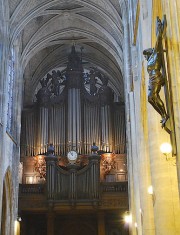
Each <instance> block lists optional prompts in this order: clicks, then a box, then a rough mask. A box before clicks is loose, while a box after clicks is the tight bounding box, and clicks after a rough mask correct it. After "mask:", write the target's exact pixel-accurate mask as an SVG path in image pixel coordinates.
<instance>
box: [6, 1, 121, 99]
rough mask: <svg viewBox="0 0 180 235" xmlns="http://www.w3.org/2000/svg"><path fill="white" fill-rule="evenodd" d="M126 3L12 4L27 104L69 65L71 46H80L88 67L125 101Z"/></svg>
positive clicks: (13, 33) (12, 29)
mask: <svg viewBox="0 0 180 235" xmlns="http://www.w3.org/2000/svg"><path fill="white" fill-rule="evenodd" d="M123 1H124V0H28V1H27V0H9V8H10V23H11V27H10V37H11V42H12V43H13V42H15V41H16V40H18V42H20V44H21V63H22V67H23V70H24V80H25V98H26V99H25V102H26V103H30V102H31V100H32V94H33V93H34V91H35V89H36V87H37V84H38V83H39V80H40V79H41V78H43V77H44V76H45V75H46V74H47V73H48V72H49V71H50V70H52V69H55V68H61V67H64V66H65V65H66V62H67V57H68V54H69V53H70V51H71V46H72V44H73V43H74V44H75V45H76V50H77V52H79V53H80V51H81V48H83V50H82V56H83V61H85V62H86V64H85V65H84V66H85V67H86V68H88V67H91V66H93V67H97V68H98V69H99V70H101V71H102V72H104V73H105V74H106V75H107V76H108V77H109V79H110V82H109V84H110V86H111V87H112V88H113V90H114V91H115V92H116V94H117V95H118V96H119V97H120V99H122V100H123V96H124V95H123V78H122V70H123V26H122V9H121V4H122V2H123Z"/></svg>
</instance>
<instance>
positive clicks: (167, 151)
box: [160, 143, 172, 154]
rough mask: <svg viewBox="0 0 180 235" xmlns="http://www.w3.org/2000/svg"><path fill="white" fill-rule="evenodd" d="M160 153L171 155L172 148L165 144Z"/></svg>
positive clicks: (162, 145)
mask: <svg viewBox="0 0 180 235" xmlns="http://www.w3.org/2000/svg"><path fill="white" fill-rule="evenodd" d="M160 151H161V153H163V154H169V153H171V152H172V146H171V145H170V144H169V143H163V144H161V146H160Z"/></svg>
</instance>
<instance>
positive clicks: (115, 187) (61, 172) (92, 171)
mask: <svg viewBox="0 0 180 235" xmlns="http://www.w3.org/2000/svg"><path fill="white" fill-rule="evenodd" d="M103 155H104V156H103V157H102V156H101V155H98V154H97V153H93V154H91V155H88V156H77V159H76V160H72V157H71V158H70V159H68V158H65V157H63V158H58V157H56V156H55V155H54V154H53V152H52V151H51V152H50V153H49V154H48V155H46V156H42V155H40V156H39V158H40V163H41V164H40V163H38V164H37V161H38V160H37V158H38V157H36V158H35V159H33V158H30V159H28V161H26V162H24V172H23V177H22V183H21V184H20V188H19V207H20V208H19V209H20V211H21V210H32V209H33V208H34V209H40V210H47V209H48V205H51V204H53V207H54V208H56V207H57V208H58V207H62V206H63V207H64V208H69V207H70V206H77V207H83V206H85V207H92V208H93V207H94V206H96V207H99V208H111V209H112V208H116V207H119V208H123V207H128V185H127V176H126V174H127V171H126V156H125V155H117V156H113V157H112V162H110V156H111V155H113V154H110V153H109V154H108V158H107V159H108V161H109V168H108V169H109V171H108V172H107V166H106V167H105V166H104V164H105V162H106V164H107V161H105V160H104V159H105V155H106V154H103ZM113 164H114V166H113ZM110 167H111V169H110ZM40 168H42V169H43V170H41V169H40Z"/></svg>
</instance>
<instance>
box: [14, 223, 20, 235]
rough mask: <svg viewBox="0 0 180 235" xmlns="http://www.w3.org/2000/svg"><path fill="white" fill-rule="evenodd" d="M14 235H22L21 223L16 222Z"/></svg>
mask: <svg viewBox="0 0 180 235" xmlns="http://www.w3.org/2000/svg"><path fill="white" fill-rule="evenodd" d="M14 234H15V235H20V223H19V222H18V221H17V220H16V221H15V222H14Z"/></svg>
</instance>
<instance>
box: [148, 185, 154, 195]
mask: <svg viewBox="0 0 180 235" xmlns="http://www.w3.org/2000/svg"><path fill="white" fill-rule="evenodd" d="M148 193H149V194H151V195H152V194H153V186H152V185H150V186H149V187H148Z"/></svg>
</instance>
